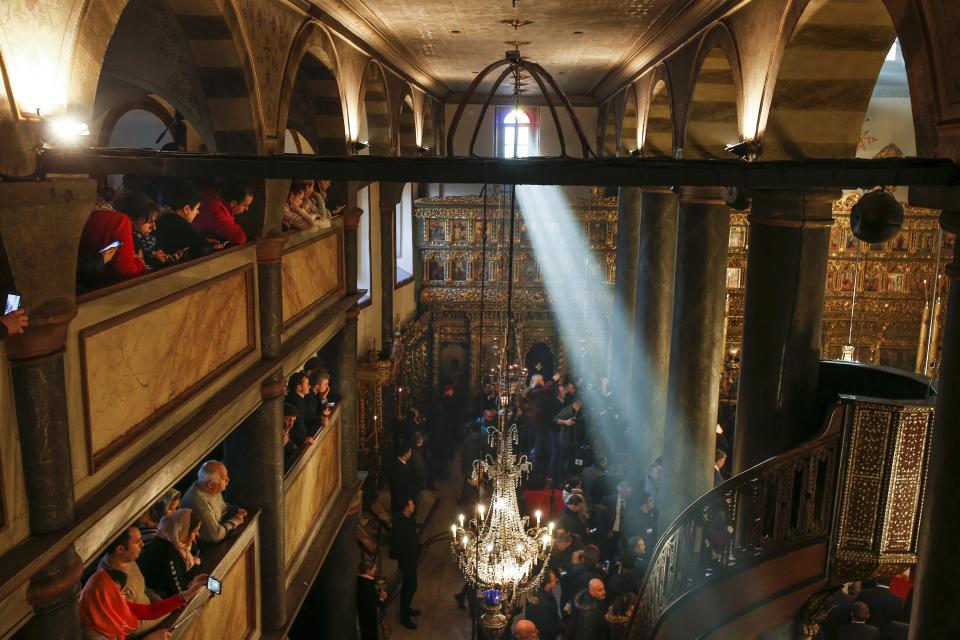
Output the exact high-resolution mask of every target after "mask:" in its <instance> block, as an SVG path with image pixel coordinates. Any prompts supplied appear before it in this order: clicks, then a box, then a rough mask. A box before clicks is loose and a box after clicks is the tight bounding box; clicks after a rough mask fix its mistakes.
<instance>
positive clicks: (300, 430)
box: [285, 371, 313, 449]
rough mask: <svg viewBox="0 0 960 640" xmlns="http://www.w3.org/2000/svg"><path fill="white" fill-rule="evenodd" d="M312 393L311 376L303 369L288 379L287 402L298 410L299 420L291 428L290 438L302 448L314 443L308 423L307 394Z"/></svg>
mask: <svg viewBox="0 0 960 640" xmlns="http://www.w3.org/2000/svg"><path fill="white" fill-rule="evenodd" d="M309 395H310V377H309V376H307V374H305V373H304V372H303V371H297V372H296V373H294V374H293V375H292V376H290V380H288V381H287V398H286V400H285V402H286V403H287V404H289V405H291V406H293V407H294V408H296V410H297V421H296V422H294V423H293V428H292V429H291V430H290V439H291V440H293V442H294V444H296V445H297V447H299V448H300V449H303V448H304V447H309V446H310V445H312V444H313V435H312V433H311V431H310V427H309V426H308V425H307V419H308V415H309V413H310V408H309V406H308V404H309V401H308V399H307V396H309Z"/></svg>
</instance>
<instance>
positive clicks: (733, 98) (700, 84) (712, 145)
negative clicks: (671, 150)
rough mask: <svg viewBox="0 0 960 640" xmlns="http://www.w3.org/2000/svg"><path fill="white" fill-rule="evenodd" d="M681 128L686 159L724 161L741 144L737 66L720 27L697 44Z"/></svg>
mask: <svg viewBox="0 0 960 640" xmlns="http://www.w3.org/2000/svg"><path fill="white" fill-rule="evenodd" d="M697 59H698V61H699V65H698V66H696V67H695V69H696V71H695V73H694V75H693V77H692V78H691V86H692V87H693V90H692V91H691V92H690V96H691V98H690V107H689V109H687V121H686V124H685V127H684V138H683V139H684V144H683V155H684V157H685V158H693V159H711V158H727V157H729V156H728V154H727V153H726V152H725V151H724V147H725V146H726V145H728V144H732V143H736V142H738V141H739V140H740V109H741V106H740V105H741V100H740V95H741V94H740V90H741V89H740V87H741V83H740V65H739V59H738V57H737V55H736V48H735V47H734V45H733V40H732V38H731V37H730V33H729V32H728V31H727V30H726V28H725V27H723V26H720V27H717V28H715V29H714V30H712V31H711V32H710V33H708V34H707V35H706V37H704V39H703V40H702V41H701V43H700V48H699V51H698V54H697Z"/></svg>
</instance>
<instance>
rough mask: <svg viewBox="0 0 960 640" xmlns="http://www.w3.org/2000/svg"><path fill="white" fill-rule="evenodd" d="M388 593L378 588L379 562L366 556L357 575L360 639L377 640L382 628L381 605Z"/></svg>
mask: <svg viewBox="0 0 960 640" xmlns="http://www.w3.org/2000/svg"><path fill="white" fill-rule="evenodd" d="M386 599H387V593H386V592H385V591H381V590H379V589H377V562H376V560H373V559H368V558H364V559H363V560H361V561H360V573H359V575H358V576H357V620H358V621H359V622H360V640H377V637H378V631H379V629H380V607H381V606H382V603H383V601H384V600H386Z"/></svg>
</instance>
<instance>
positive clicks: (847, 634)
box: [837, 602, 880, 640]
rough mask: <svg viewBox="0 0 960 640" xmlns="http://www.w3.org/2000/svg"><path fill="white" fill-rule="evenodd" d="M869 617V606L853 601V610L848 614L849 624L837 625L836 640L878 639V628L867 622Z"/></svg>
mask: <svg viewBox="0 0 960 640" xmlns="http://www.w3.org/2000/svg"><path fill="white" fill-rule="evenodd" d="M869 618H870V607H868V606H867V605H865V604H864V603H862V602H854V603H853V612H852V613H851V614H850V624H845V625H843V626H842V627H837V639H838V640H880V629H878V628H877V627H875V626H873V625H872V624H867V620H868V619H869Z"/></svg>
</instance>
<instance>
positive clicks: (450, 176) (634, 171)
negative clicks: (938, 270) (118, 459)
mask: <svg viewBox="0 0 960 640" xmlns="http://www.w3.org/2000/svg"><path fill="white" fill-rule="evenodd" d="M38 173H39V174H40V175H43V174H46V175H50V174H91V175H105V174H134V175H167V176H183V177H191V178H217V177H228V176H229V177H231V178H238V179H239V178H246V179H252V178H256V179H265V178H272V179H290V178H317V177H324V178H328V179H331V180H355V181H366V182H375V181H381V182H438V183H467V184H484V183H488V184H542V185H571V186H572V185H584V186H651V187H652V186H662V185H669V186H697V187H741V188H743V187H747V188H750V187H753V188H757V187H785V188H790V187H792V188H808V187H845V188H861V187H862V188H870V187H873V186H875V185H898V186H942V185H957V184H960V166H958V165H957V164H956V163H954V162H953V161H951V160H946V159H925V158H886V159H877V160H868V159H849V160H790V161H757V162H744V161H741V160H675V159H672V158H594V159H579V158H524V159H512V158H510V159H505V158H460V157H458V158H450V157H420V158H388V157H377V156H347V157H320V156H295V155H272V156H268V155H229V154H216V155H214V154H194V153H175V152H159V151H151V150H143V149H73V150H68V149H51V150H47V151H45V152H44V153H43V154H42V156H41V157H40V162H39V171H38Z"/></svg>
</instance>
